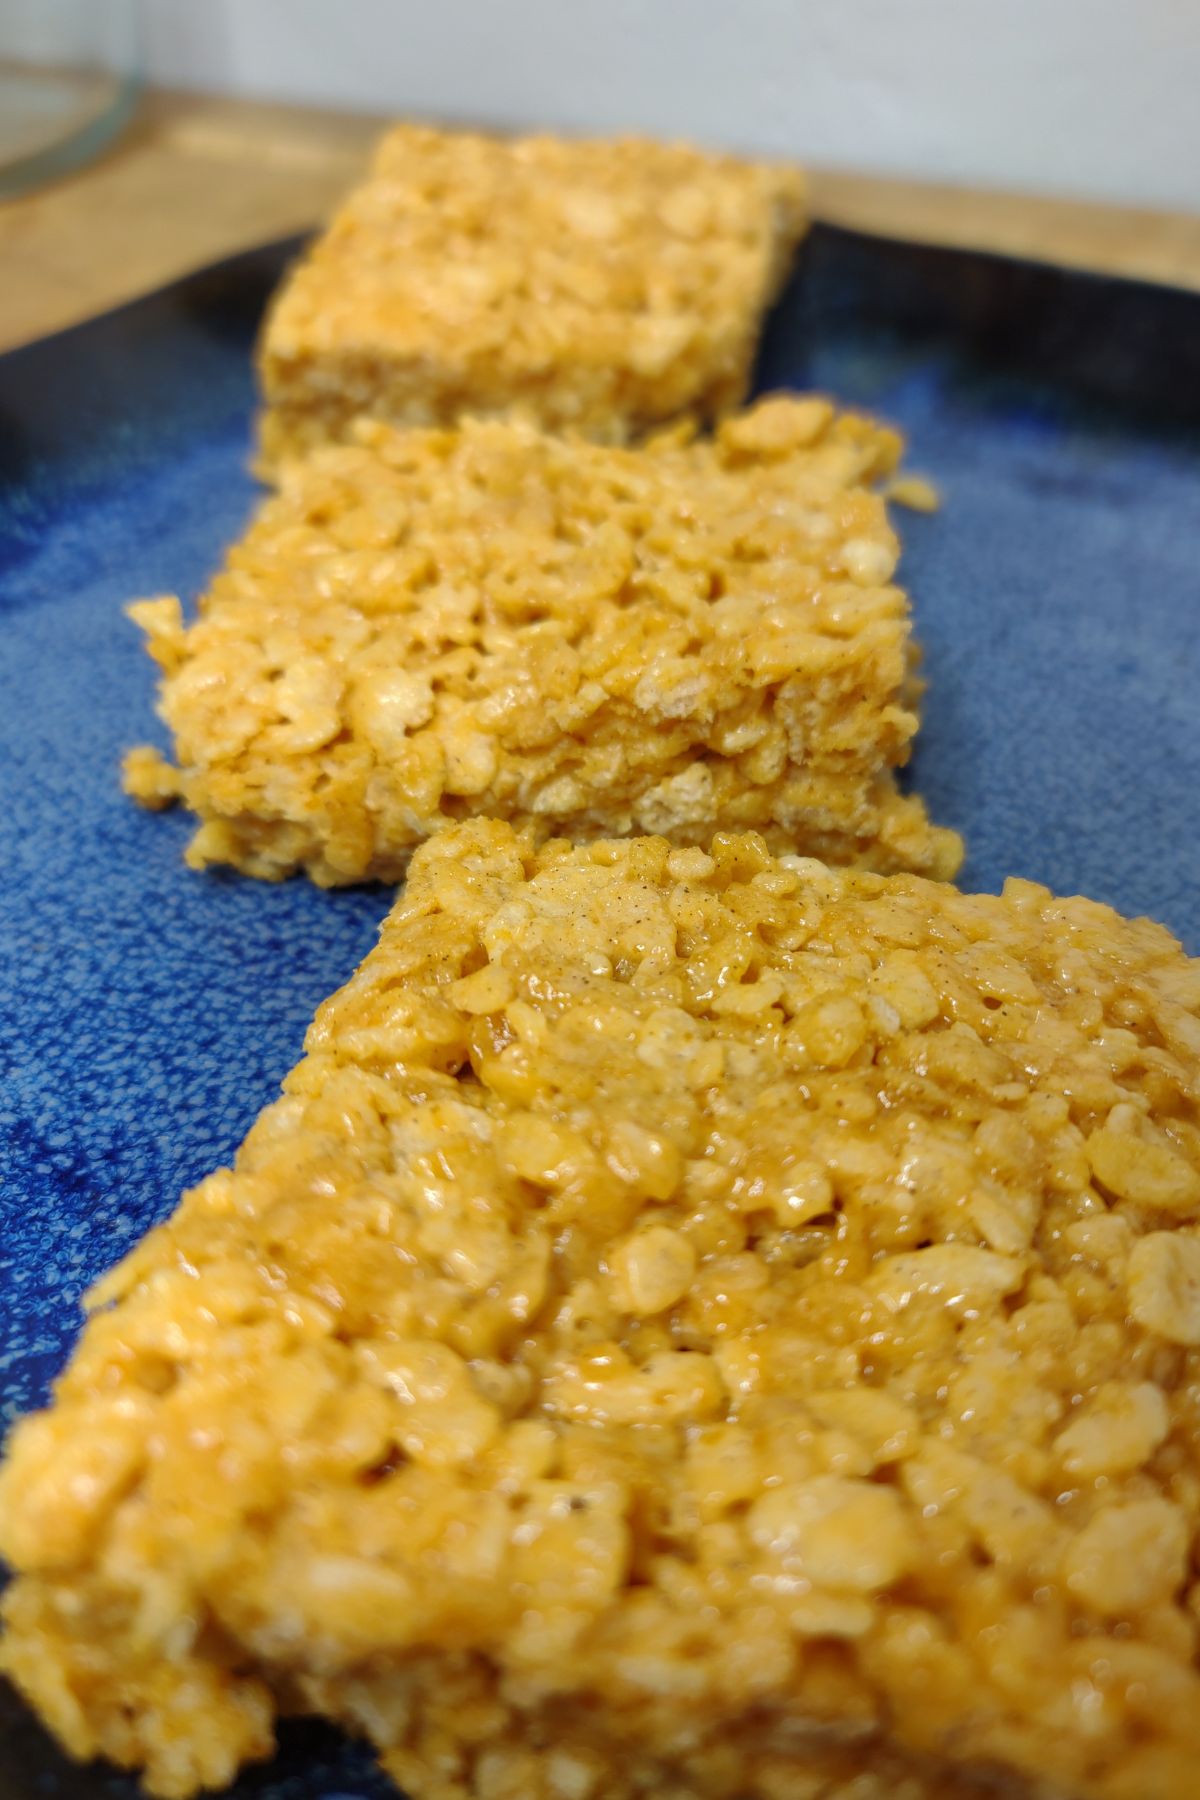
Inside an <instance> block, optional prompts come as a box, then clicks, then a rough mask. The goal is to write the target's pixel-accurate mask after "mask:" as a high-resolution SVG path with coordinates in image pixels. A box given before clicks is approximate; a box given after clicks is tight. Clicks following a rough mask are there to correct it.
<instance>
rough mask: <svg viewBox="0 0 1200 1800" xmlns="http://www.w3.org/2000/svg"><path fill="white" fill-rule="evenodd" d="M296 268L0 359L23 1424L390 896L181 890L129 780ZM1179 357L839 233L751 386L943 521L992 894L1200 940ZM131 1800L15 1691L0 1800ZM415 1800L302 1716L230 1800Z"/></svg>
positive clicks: (1155, 321)
mask: <svg viewBox="0 0 1200 1800" xmlns="http://www.w3.org/2000/svg"><path fill="white" fill-rule="evenodd" d="M922 256H925V257H926V258H927V259H928V258H929V257H933V261H932V262H929V261H928V260H927V261H926V262H925V263H922V262H921V260H920V259H921V257H922ZM281 258H282V253H281V252H280V251H278V250H270V251H267V252H262V253H257V254H256V255H255V256H253V257H251V258H249V259H243V260H242V261H240V262H239V263H237V264H235V265H231V266H229V267H227V268H226V269H224V270H220V271H216V272H210V273H208V274H205V275H203V276H201V277H195V278H192V279H191V280H190V281H188V282H186V283H183V284H181V286H180V287H178V288H177V289H175V290H173V291H171V292H170V293H168V294H165V295H158V296H154V297H152V298H150V299H149V300H147V301H144V302H140V303H138V304H137V305H136V306H134V307H132V308H129V309H125V311H123V312H122V313H121V314H119V315H114V316H111V317H110V318H109V319H107V320H102V321H97V322H96V323H95V324H93V325H89V326H86V327H84V328H82V329H81V330H79V331H76V332H73V333H69V334H66V335H65V336H64V337H63V338H61V339H58V340H55V341H54V342H53V343H50V344H46V345H40V346H34V347H33V348H32V349H30V350H27V351H23V352H18V353H15V354H13V355H10V356H8V357H5V358H0V479H2V480H3V483H4V485H3V488H2V490H0V769H2V770H3V790H2V796H3V797H2V805H0V1223H2V1232H0V1396H2V1412H3V1416H5V1417H8V1416H11V1415H12V1414H13V1413H15V1412H17V1411H18V1410H22V1409H24V1408H26V1407H27V1406H29V1405H32V1404H36V1403H38V1402H39V1401H41V1400H42V1399H43V1398H44V1397H45V1394H46V1389H47V1384H48V1382H49V1380H50V1378H51V1376H52V1375H53V1373H54V1371H55V1370H56V1369H57V1368H58V1367H59V1366H60V1365H61V1363H62V1360H63V1358H64V1355H65V1354H66V1352H67V1350H68V1348H69V1346H70V1343H71V1341H72V1339H73V1337H74V1335H75V1332H76V1329H77V1323H78V1317H79V1315H78V1301H79V1297H80V1294H81V1292H82V1291H83V1289H84V1288H85V1287H86V1285H87V1284H88V1283H89V1282H90V1281H91V1280H92V1279H93V1278H94V1277H95V1276H97V1275H98V1274H99V1273H100V1272H101V1271H103V1270H104V1269H106V1268H108V1267H109V1266H110V1265H111V1264H112V1263H113V1262H114V1261H115V1260H116V1258H117V1257H119V1256H120V1255H121V1254H122V1252H123V1251H125V1250H126V1249H128V1247H129V1246H130V1245H131V1244H132V1243H133V1242H134V1241H135V1240H136V1239H137V1238H138V1237H139V1236H140V1235H141V1234H142V1233H143V1232H144V1231H145V1230H146V1229H147V1227H148V1226H149V1225H151V1224H152V1223H154V1222H155V1221H156V1220H158V1219H160V1218H162V1217H163V1215H164V1214H165V1213H166V1212H168V1211H169V1210H170V1209H171V1207H172V1206H173V1205H174V1203H175V1200H176V1198H177V1196H178V1194H179V1192H180V1190H181V1189H182V1188H184V1187H186V1186H187V1185H188V1184H190V1183H192V1182H194V1181H196V1180H197V1179H198V1178H199V1177H200V1176H202V1175H204V1174H205V1173H207V1172H208V1171H209V1170H211V1169H212V1168H214V1167H215V1166H217V1165H218V1164H220V1163H222V1162H225V1161H227V1160H228V1159H229V1158H230V1157H231V1156H232V1154H233V1152H234V1150H235V1149H236V1147H237V1144H238V1142H239V1141H240V1139H241V1138H242V1136H243V1135H244V1133H245V1131H246V1129H247V1128H248V1126H249V1125H250V1123H251V1121H252V1120H253V1119H254V1117H255V1115H256V1114H257V1113H258V1112H259V1110H260V1109H261V1108H262V1106H263V1105H264V1104H265V1103H266V1102H267V1101H268V1100H269V1099H270V1098H271V1097H272V1096H273V1094H274V1093H275V1091H276V1088H277V1086H278V1083H279V1081H280V1078H281V1077H282V1076H283V1074H284V1073H285V1071H286V1070H287V1069H288V1068H289V1067H290V1065H291V1064H292V1063H293V1062H294V1061H295V1060H296V1058H297V1056H298V1054H299V1052H300V1047H301V1041H302V1038H303V1034H304V1029H305V1026H306V1024H307V1022H308V1020H309V1018H310V1017H311V1015H312V1013H313V1011H314V1008H315V1007H316V1005H317V1003H318V1002H319V1001H320V1000H321V998H322V997H323V996H324V995H326V994H327V993H329V992H330V991H331V990H332V989H333V988H335V987H337V986H338V985H339V984H340V983H341V982H342V981H343V980H344V979H345V978H346V976H347V975H348V974H349V973H350V971H351V969H352V968H353V967H354V966H355V964H356V963H357V962H358V961H359V959H360V958H361V957H362V956H363V954H364V953H365V952H366V950H367V949H368V948H369V946H370V944H371V943H372V941H373V937H374V933H375V929H376V927H377V925H378V922H379V920H380V919H381V918H382V916H383V914H384V912H385V911H386V909H387V906H388V903H389V898H390V897H389V895H388V894H387V893H384V892H382V891H379V890H355V891H343V892H334V893H321V892H318V891H317V890H315V889H313V888H311V887H310V886H308V885H307V884H306V883H304V882H299V881H297V882H292V883H289V884H287V885H284V886H281V887H268V886H265V885H262V884H259V883H255V882H250V881H245V880H242V879H239V878H237V877H233V876H222V875H208V876H204V877H199V876H196V875H193V874H190V873H189V872H188V871H187V870H186V869H185V868H184V866H183V864H182V862H181V860H180V856H181V851H182V848H183V844H184V841H185V839H186V837H187V835H188V832H189V829H190V826H189V823H188V821H187V819H186V818H184V817H182V816H179V815H159V816H155V815H152V814H148V813H144V812H142V811H140V810H139V809H138V808H136V807H134V806H133V805H131V804H130V803H129V802H127V801H126V800H125V799H124V798H123V797H122V795H121V793H120V790H119V786H118V763H119V759H120V755H121V752H122V751H123V749H124V748H126V747H127V746H128V745H129V744H130V743H133V742H137V741H139V740H142V739H144V738H146V737H155V738H157V739H158V741H160V742H162V741H164V740H163V738H162V734H161V731H160V730H159V728H157V726H156V725H155V723H154V721H153V717H152V701H153V686H154V683H153V670H152V668H151V665H150V663H149V661H148V659H147V658H146V656H145V654H144V652H143V651H142V649H141V646H140V643H139V638H138V634H137V633H136V632H135V631H134V629H133V627H132V626H130V625H129V624H128V623H127V622H126V621H125V620H124V619H123V617H122V613H121V607H122V605H123V603H124V602H125V601H126V600H127V599H129V598H130V597H132V596H136V595H141V594H147V593H154V592H157V591H160V590H169V591H178V592H182V593H184V594H186V595H192V594H194V593H195V592H196V591H197V590H198V589H199V588H200V587H201V586H202V585H203V583H204V582H205V580H206V578H207V576H208V575H209V573H210V572H211V570H212V568H213V566H214V564H215V562H216V561H217V559H218V557H219V556H220V553H221V551H222V548H223V546H224V545H225V544H226V542H227V541H228V540H229V539H230V538H231V537H232V536H233V535H234V534H235V533H236V531H237V530H238V528H239V526H240V525H241V523H242V521H243V520H244V518H245V517H246V514H247V512H248V510H249V508H250V507H251V505H252V504H253V500H254V493H255V490H254V485H253V483H252V482H251V480H250V478H249V476H248V475H247V473H246V471H245V463H246V456H247V449H248V441H249V418H250V410H251V405H252V393H251V385H250V376H249V363H248V352H249V345H250V338H251V334H252V330H253V325H254V321H255V319H256V317H257V314H258V311H259V308H260V306H261V302H262V299H263V297H264V295H265V293H266V292H267V291H268V288H269V286H270V284H271V282H272V281H273V280H274V279H275V278H276V277H277V274H278V271H279V267H280V263H281ZM1014 283H1016V286H1015V287H1014ZM1164 307H1166V308H1167V309H1168V311H1169V312H1170V317H1169V318H1168V319H1167V321H1166V324H1165V325H1164V323H1163V317H1164V315H1163V310H1162V309H1163V308H1164ZM1171 309H1173V310H1171ZM998 321H999V324H1000V325H1003V326H1005V327H1006V329H999V328H998ZM1168 330H1169V331H1175V332H1177V333H1179V334H1182V335H1180V336H1179V337H1178V340H1177V341H1178V342H1180V343H1183V342H1184V341H1185V340H1186V342H1187V343H1189V344H1190V345H1191V346H1192V347H1193V348H1194V346H1195V345H1196V344H1197V343H1200V300H1198V301H1189V300H1188V299H1187V297H1185V296H1154V295H1151V294H1149V293H1148V292H1147V291H1146V290H1141V289H1137V288H1124V289H1121V288H1119V286H1118V285H1117V284H1088V283H1087V282H1086V281H1084V280H1082V278H1077V277H1063V276H1057V275H1053V274H1051V273H1050V272H1046V271H1025V272H1024V273H1022V272H1021V266H1020V265H1013V264H1003V263H999V262H993V261H991V260H989V259H985V258H976V257H955V256H951V255H947V254H942V255H941V258H940V260H938V258H937V256H936V255H935V253H916V252H910V251H903V250H901V249H899V248H898V247H897V246H891V245H886V244H872V243H871V242H870V241H869V240H859V239H855V238H852V237H850V236H849V235H843V234H837V233H820V234H818V235H817V236H816V237H815V238H814V240H813V243H812V245H811V246H810V249H809V251H808V252H807V255H806V259H805V262H804V264H803V266H802V268H801V270H800V272H799V274H798V277H797V280H796V282H795V283H794V284H793V286H792V289H791V290H790V292H789V294H788V296H787V297H785V300H784V302H783V304H782V306H781V308H780V309H779V311H778V313H777V315H776V318H775V320H774V323H773V325H772V328H771V331H770V333H769V335H768V340H767V344H766V347H765V350H764V356H763V363H762V382H763V384H764V385H768V386H778V385H803V386H810V385H811V386H816V387H821V388H825V389H828V390H829V391H831V392H833V393H835V394H836V395H838V397H839V398H841V399H842V400H845V401H849V402H857V403H861V404H864V405H869V406H870V407H872V408H873V409H875V410H877V411H879V412H881V413H882V414H884V415H885V416H886V417H889V418H891V419H893V420H894V421H896V422H897V423H898V424H900V425H901V426H902V427H903V428H904V430H905V431H906V432H907V434H908V435H909V438H910V440H911V459H910V460H911V462H912V464H913V466H914V467H916V468H919V469H921V470H922V471H924V472H926V473H928V474H929V475H930V476H932V478H933V479H934V481H935V482H936V483H937V485H938V486H939V488H940V489H941V491H942V493H943V496H944V499H945V507H944V509H943V511H941V512H940V513H939V514H938V515H937V516H936V517H933V518H922V517H918V516H916V515H913V514H904V515H902V518H901V530H902V531H903V534H904V539H905V545H906V551H905V561H904V577H905V579H906V581H907V583H908V585H909V587H910V589H911V591H912V593H913V596H914V606H915V611H916V615H917V622H918V628H919V632H920V636H921V639H922V641H923V643H924V645H925V649H926V654H927V660H926V668H927V672H928V674H929V677H930V682H931V686H930V690H929V694H928V698H927V702H926V710H925V721H926V722H925V728H924V732H923V735H922V738H921V740H920V750H919V753H918V760H917V766H916V770H915V772H914V773H915V779H916V780H917V781H918V782H919V785H920V787H921V789H922V791H923V792H924V793H925V795H926V796H927V798H928V800H929V804H930V810H931V811H932V813H933V815H934V816H935V817H936V818H938V819H940V820H943V821H945V822H946V823H949V824H953V825H955V826H957V827H958V828H959V829H960V830H962V831H963V832H964V833H965V835H966V838H967V842H968V846H969V859H968V863H967V867H966V870H965V872H964V880H965V882H966V883H967V884H968V885H972V886H977V887H983V888H995V887H997V886H998V885H999V883H1000V882H1001V881H1002V880H1003V878H1004V876H1005V875H1006V874H1008V873H1010V872H1012V873H1020V874H1023V875H1027V876H1031V877H1034V878H1036V879H1038V880H1041V881H1045V882H1047V883H1049V884H1050V885H1051V886H1053V887H1055V888H1057V889H1059V890H1061V891H1068V892H1069V891H1085V892H1089V893H1091V894H1093V895H1095V896H1097V897H1098V898H1101V899H1104V900H1108V901H1110V902H1112V903H1113V904H1114V905H1116V906H1118V907H1120V908H1122V909H1123V910H1125V911H1127V912H1142V911H1145V912H1149V913H1151V914H1153V915H1154V916H1156V917H1158V918H1161V919H1163V920H1165V921H1166V923H1167V924H1169V925H1170V926H1171V927H1172V928H1173V929H1174V930H1175V931H1176V932H1177V933H1179V934H1180V935H1181V936H1182V937H1183V938H1184V939H1185V940H1186V941H1187V942H1188V943H1189V946H1190V947H1191V948H1193V949H1200V829H1198V827H1200V798H1198V796H1200V702H1198V699H1197V695H1198V692H1200V429H1198V427H1200V384H1197V385H1192V387H1191V391H1190V400H1189V397H1188V384H1189V382H1191V381H1192V378H1193V376H1194V375H1195V372H1196V371H1195V366H1194V362H1193V364H1191V365H1186V366H1185V365H1184V364H1181V363H1179V362H1178V360H1177V359H1176V361H1175V362H1172V361H1171V360H1170V346H1169V344H1168V343H1164V342H1162V341H1161V340H1162V338H1163V334H1164V332H1165V331H1168ZM1089 331H1092V332H1093V333H1095V332H1100V333H1101V334H1102V335H1101V338H1100V340H1099V341H1100V349H1099V350H1098V351H1096V352H1089V351H1088V335H1087V334H1088V332H1089ZM1056 332H1058V334H1059V335H1058V336H1057V337H1056V335H1055V333H1056ZM1114 334H1115V335H1114ZM1118 351H1119V354H1117V352H1118ZM1081 352H1082V354H1081ZM1164 359H1166V360H1165V361H1164ZM1097 375H1099V376H1100V377H1102V379H1100V380H1095V379H1092V378H1093V377H1095V376H1097ZM134 1792H135V1789H134V1787H133V1784H132V1783H131V1782H129V1781H126V1780H125V1779H123V1778H121V1777H118V1776H115V1775H112V1774H110V1773H104V1772H100V1771H96V1770H76V1769H74V1768H72V1767H70V1766H68V1765H67V1764H65V1763H64V1762H63V1761H62V1759H61V1758H59V1757H58V1755H57V1753H56V1752H55V1751H54V1750H53V1749H52V1747H50V1746H49V1745H48V1744H47V1742H46V1740H45V1739H44V1737H43V1736H42V1734H41V1733H40V1732H39V1731H38V1730H37V1728H36V1727H35V1726H33V1724H32V1723H31V1722H30V1721H29V1720H28V1719H27V1718H26V1717H25V1716H24V1715H23V1713H22V1712H21V1710H20V1709H19V1708H18V1707H17V1706H16V1705H15V1704H14V1702H13V1701H12V1699H11V1696H9V1695H7V1690H5V1697H4V1698H3V1699H2V1700H0V1800H34V1796H35V1795H37V1796H44V1797H48V1800H54V1797H56V1796H57V1797H61V1800H68V1797H69V1800H95V1797H98V1796H102V1795H103V1796H106V1797H108V1800H129V1797H130V1796H132V1795H133V1793H134ZM389 1792H391V1790H390V1789H389V1788H388V1784H387V1783H386V1782H385V1781H383V1780H382V1778H381V1777H379V1776H378V1774H376V1773H375V1772H374V1771H373V1770H372V1769H371V1766H370V1759H369V1758H368V1757H366V1756H365V1754H364V1753H362V1752H361V1751H359V1750H356V1749H350V1748H346V1747H344V1746H342V1745H341V1744H340V1743H339V1742H338V1740H337V1739H336V1738H335V1737H334V1736H333V1735H332V1734H330V1733H327V1732H325V1731H324V1730H323V1729H320V1728H318V1727H315V1726H307V1725H305V1726H297V1727H295V1728H292V1729H291V1730H290V1731H288V1732H285V1738H284V1748H283V1751H282V1753H281V1756H280V1758H279V1759H278V1761H277V1762H276V1763H275V1764H273V1765H271V1767H270V1768H269V1769H266V1770H258V1771H252V1772H250V1773H249V1774H247V1775H246V1776H245V1777H244V1778H243V1780H242V1781H241V1783H240V1784H239V1786H238V1789H237V1794H238V1795H239V1796H241V1797H242V1800H249V1797H250V1796H255V1797H257V1800H317V1797H320V1800H371V1797H373V1796H382V1795H384V1794H386V1793H389Z"/></svg>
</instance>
